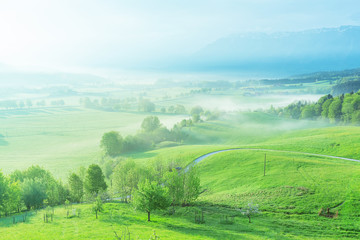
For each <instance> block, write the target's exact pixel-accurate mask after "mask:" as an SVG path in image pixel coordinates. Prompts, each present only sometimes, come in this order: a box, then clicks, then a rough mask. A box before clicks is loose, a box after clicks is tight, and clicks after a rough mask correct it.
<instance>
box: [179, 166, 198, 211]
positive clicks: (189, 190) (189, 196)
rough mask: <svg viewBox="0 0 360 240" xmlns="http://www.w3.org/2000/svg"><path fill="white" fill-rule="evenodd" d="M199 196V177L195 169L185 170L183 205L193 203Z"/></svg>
mask: <svg viewBox="0 0 360 240" xmlns="http://www.w3.org/2000/svg"><path fill="white" fill-rule="evenodd" d="M199 195H200V177H199V175H198V172H197V169H196V168H195V167H193V166H192V167H190V168H188V169H187V170H186V173H185V181H184V198H183V205H187V204H190V203H192V202H193V201H195V200H196V199H197V198H198V197H199Z"/></svg>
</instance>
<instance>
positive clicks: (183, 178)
mask: <svg viewBox="0 0 360 240" xmlns="http://www.w3.org/2000/svg"><path fill="white" fill-rule="evenodd" d="M112 167H113V168H112V171H111V173H110V174H108V175H107V177H105V175H104V172H103V169H102V168H101V167H100V166H99V165H98V164H91V165H90V166H89V167H88V168H87V169H85V168H80V169H79V171H78V172H77V173H75V172H72V173H70V174H69V176H68V179H67V184H63V183H62V182H61V181H59V180H56V179H55V178H54V177H53V176H52V174H51V173H50V172H49V171H47V170H45V169H43V168H41V167H39V166H31V167H29V168H28V169H26V170H24V171H20V170H16V171H14V172H12V173H11V174H10V175H9V176H5V175H4V174H2V172H1V171H0V216H1V215H5V216H8V215H10V214H13V213H16V212H21V211H23V210H31V209H39V208H43V207H47V206H56V205H61V204H69V203H70V202H73V203H81V202H82V201H91V202H94V208H93V210H94V212H95V213H96V217H97V214H98V212H101V210H102V207H101V205H102V202H103V201H104V200H108V199H110V198H116V199H120V200H122V201H124V202H131V203H132V204H133V206H134V207H135V208H136V209H139V210H141V211H144V212H146V213H147V214H148V220H149V221H150V213H151V212H152V211H154V210H157V209H166V208H168V207H169V206H171V205H172V206H176V205H182V206H184V205H189V204H191V203H193V202H194V201H195V200H196V199H197V197H198V196H199V194H200V178H199V176H198V173H197V170H196V169H195V168H194V167H189V168H187V169H186V170H183V169H181V168H180V167H175V165H174V162H170V161H169V162H165V161H162V160H155V161H152V162H150V163H149V164H148V165H138V164H136V163H135V162H134V161H133V160H131V159H127V160H122V161H117V162H116V163H113V166H112Z"/></svg>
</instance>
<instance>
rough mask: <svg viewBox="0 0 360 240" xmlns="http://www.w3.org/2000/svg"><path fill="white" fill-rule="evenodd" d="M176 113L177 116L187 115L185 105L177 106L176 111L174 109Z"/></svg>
mask: <svg viewBox="0 0 360 240" xmlns="http://www.w3.org/2000/svg"><path fill="white" fill-rule="evenodd" d="M174 113H177V114H185V113H186V109H185V107H184V106H183V105H180V104H178V105H176V107H175V109H174Z"/></svg>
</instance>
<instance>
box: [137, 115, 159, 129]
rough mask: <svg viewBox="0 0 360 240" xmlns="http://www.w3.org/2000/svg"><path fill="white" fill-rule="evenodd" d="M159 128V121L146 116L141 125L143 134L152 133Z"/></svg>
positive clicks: (153, 117) (156, 118) (154, 117)
mask: <svg viewBox="0 0 360 240" xmlns="http://www.w3.org/2000/svg"><path fill="white" fill-rule="evenodd" d="M160 126H161V123H160V120H159V118H158V117H156V116H148V117H146V118H145V119H144V120H143V122H142V123H141V128H142V129H143V130H144V131H145V132H153V131H154V130H156V129H158V128H159V127H160Z"/></svg>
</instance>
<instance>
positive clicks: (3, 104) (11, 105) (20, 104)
mask: <svg viewBox="0 0 360 240" xmlns="http://www.w3.org/2000/svg"><path fill="white" fill-rule="evenodd" d="M45 105H46V104H45V100H41V101H38V102H36V106H38V107H42V106H45ZM32 106H33V102H32V101H31V100H29V99H28V100H26V101H23V100H19V101H17V100H3V101H0V108H3V109H17V108H25V107H26V108H31V107H32Z"/></svg>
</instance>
